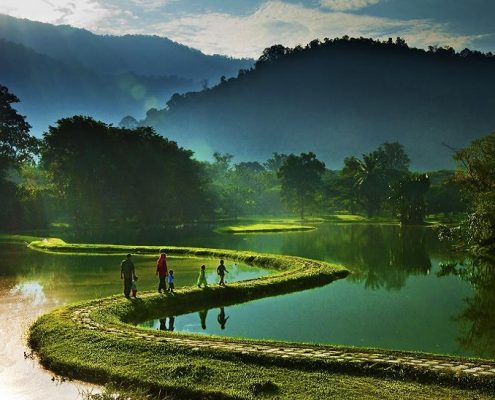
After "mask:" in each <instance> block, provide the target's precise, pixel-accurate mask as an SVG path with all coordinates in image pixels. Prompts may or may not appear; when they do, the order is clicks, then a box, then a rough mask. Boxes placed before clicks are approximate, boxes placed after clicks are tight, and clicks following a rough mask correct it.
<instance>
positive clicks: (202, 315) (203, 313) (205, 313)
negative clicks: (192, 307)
mask: <svg viewBox="0 0 495 400" xmlns="http://www.w3.org/2000/svg"><path fill="white" fill-rule="evenodd" d="M198 315H199V320H200V321H201V329H203V330H205V329H206V317H208V310H201V311H200V312H198Z"/></svg>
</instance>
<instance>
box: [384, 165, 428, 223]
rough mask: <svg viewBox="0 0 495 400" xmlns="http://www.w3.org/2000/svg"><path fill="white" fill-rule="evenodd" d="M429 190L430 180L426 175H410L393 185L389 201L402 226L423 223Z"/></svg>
mask: <svg viewBox="0 0 495 400" xmlns="http://www.w3.org/2000/svg"><path fill="white" fill-rule="evenodd" d="M429 188H430V178H429V177H428V175H426V174H411V175H409V176H407V177H405V178H402V179H401V180H400V181H399V182H397V183H396V184H394V185H393V187H392V195H391V200H392V203H393V205H394V208H395V210H396V211H397V213H398V215H399V219H400V222H401V223H402V224H422V223H423V222H424V219H425V215H426V201H425V196H426V193H427V192H428V189H429Z"/></svg>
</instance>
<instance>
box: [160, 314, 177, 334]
mask: <svg viewBox="0 0 495 400" xmlns="http://www.w3.org/2000/svg"><path fill="white" fill-rule="evenodd" d="M174 324H175V317H168V328H167V318H160V330H161V331H170V332H173V331H174V329H175V326H174Z"/></svg>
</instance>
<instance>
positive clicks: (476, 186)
mask: <svg viewBox="0 0 495 400" xmlns="http://www.w3.org/2000/svg"><path fill="white" fill-rule="evenodd" d="M454 159H455V160H457V161H459V162H460V165H459V167H458V169H457V171H456V178H455V179H456V181H457V182H458V183H459V184H460V185H461V187H462V188H463V190H464V192H465V194H466V195H467V196H469V198H470V199H471V204H472V206H471V210H470V214H469V216H468V218H467V220H466V221H464V223H463V224H462V225H461V229H460V230H459V232H462V237H463V240H464V241H465V242H466V243H467V244H469V245H478V246H482V247H484V248H493V247H494V246H495V133H492V134H490V135H488V136H485V137H483V138H480V139H477V140H474V141H473V142H472V143H471V145H470V146H469V147H467V148H465V149H462V150H459V151H457V152H456V154H455V156H454Z"/></svg>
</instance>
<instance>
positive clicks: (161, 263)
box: [156, 249, 168, 293]
mask: <svg viewBox="0 0 495 400" xmlns="http://www.w3.org/2000/svg"><path fill="white" fill-rule="evenodd" d="M156 275H158V278H159V279H160V282H159V283H158V293H161V292H162V290H163V293H165V292H166V291H167V283H166V279H167V275H168V270H167V254H166V253H165V250H163V249H162V250H160V257H159V258H158V260H157V262H156Z"/></svg>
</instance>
